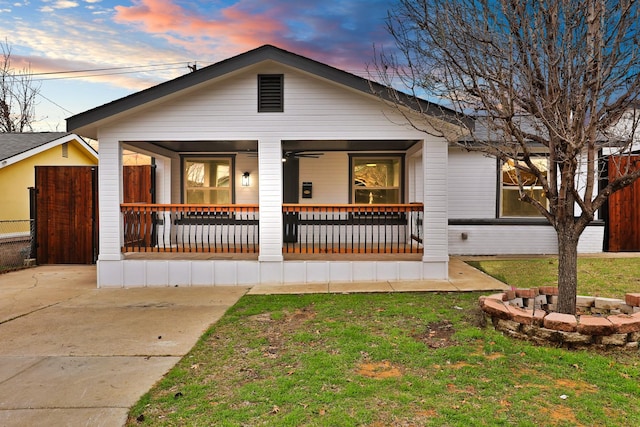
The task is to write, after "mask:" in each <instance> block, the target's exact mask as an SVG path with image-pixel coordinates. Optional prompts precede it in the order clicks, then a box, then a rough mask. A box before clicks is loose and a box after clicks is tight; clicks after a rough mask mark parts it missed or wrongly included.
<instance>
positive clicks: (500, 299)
mask: <svg viewBox="0 0 640 427" xmlns="http://www.w3.org/2000/svg"><path fill="white" fill-rule="evenodd" d="M557 299H558V288H557V287H553V286H543V287H539V288H529V289H513V290H509V291H505V292H503V293H498V294H493V295H489V296H482V297H480V299H479V303H480V307H481V308H482V310H483V311H484V312H485V313H486V314H487V315H488V316H489V317H490V318H491V321H492V323H493V325H494V327H495V328H496V330H499V331H501V332H503V333H504V334H506V335H508V336H511V337H514V338H519V339H525V340H529V341H533V342H536V343H538V344H551V345H555V346H560V347H565V348H580V347H596V348H602V349H609V348H624V349H630V350H637V349H638V348H639V345H638V342H640V293H629V294H626V295H625V299H624V300H619V299H613V298H598V297H587V296H578V297H577V308H578V310H577V311H578V314H577V315H575V316H574V315H570V314H562V313H556V312H555V311H554V310H555V304H556V303H557Z"/></svg>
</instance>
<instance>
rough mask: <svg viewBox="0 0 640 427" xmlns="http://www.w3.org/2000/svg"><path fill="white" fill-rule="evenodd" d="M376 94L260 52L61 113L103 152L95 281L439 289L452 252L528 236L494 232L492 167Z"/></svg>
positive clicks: (352, 79) (354, 80) (336, 74)
mask: <svg viewBox="0 0 640 427" xmlns="http://www.w3.org/2000/svg"><path fill="white" fill-rule="evenodd" d="M371 89H372V87H371V82H369V81H367V80H365V79H362V78H359V77H357V76H354V75H351V74H349V73H346V72H343V71H340V70H337V69H335V68H332V67H329V66H327V65H324V64H321V63H318V62H315V61H313V60H310V59H308V58H304V57H301V56H298V55H295V54H293V53H290V52H287V51H283V50H281V49H278V48H275V47H273V46H263V47H260V48H258V49H255V50H253V51H250V52H247V53H245V54H242V55H239V56H237V57H234V58H231V59H229V60H226V61H222V62H220V63H217V64H214V65H212V66H210V67H207V68H203V69H201V70H198V71H196V72H193V73H190V74H187V75H185V76H182V77H180V78H177V79H175V80H172V81H170V82H167V83H164V84H161V85H159V86H156V87H153V88H151V89H148V90H145V91H142V92H139V93H136V94H133V95H131V96H129V97H126V98H122V99H120V100H117V101H114V102H112V103H110V104H106V105H104V106H101V107H98V108H95V109H93V110H89V111H87V112H85V113H82V114H79V115H77V116H74V117H71V118H70V119H68V128H69V130H72V131H74V132H76V133H78V134H81V135H84V136H87V137H90V138H95V139H98V140H99V144H100V164H99V209H100V233H99V234H100V242H99V257H98V285H99V286H100V287H107V286H167V285H168V286H174V285H214V284H216V285H234V284H257V283H311V282H351V281H399V280H405V281H406V280H426V279H436V280H446V279H447V278H448V260H449V254H450V253H452V254H456V253H464V252H465V251H466V252H467V253H472V252H478V253H481V252H482V250H485V251H493V250H495V248H500V247H505V246H510V244H511V243H513V240H512V239H515V238H520V237H519V236H523V238H527V236H526V235H527V234H528V233H526V229H524V228H522V226H524V225H526V224H525V223H526V222H527V221H524V222H522V221H521V223H515V224H516V225H517V224H520V225H519V226H518V227H516V229H522V230H523V231H522V233H520V234H519V232H517V231H516V229H514V227H513V225H514V224H509V222H508V220H507V221H506V222H505V221H504V220H503V221H502V225H503V226H507V227H508V226H509V225H511V227H508V228H507V230H506V231H504V232H503V231H499V232H498V231H496V230H498V228H499V227H498V228H496V227H497V226H499V225H500V224H496V223H495V222H496V221H497V222H500V220H501V218H500V216H499V215H498V217H496V205H495V204H496V194H498V193H500V191H499V189H498V187H497V184H496V182H497V181H496V180H497V179H498V178H497V177H499V174H498V173H497V171H496V166H495V160H493V168H492V167H491V166H490V163H487V161H488V160H489V159H487V158H485V157H482V156H475V155H470V153H467V152H462V151H458V149H457V148H454V147H450V146H449V144H448V143H447V141H446V140H445V138H443V137H437V136H432V135H431V134H429V133H425V132H422V131H419V130H416V129H415V128H414V127H413V126H411V125H410V124H409V123H408V121H407V118H406V117H405V114H412V113H411V112H406V111H405V112H404V114H403V113H401V112H400V111H399V110H398V109H397V108H395V107H394V106H393V105H391V104H390V103H387V102H383V101H382V100H381V99H380V97H379V96H378V95H374V94H373V93H372V90H371ZM124 150H132V151H134V152H138V153H141V154H145V155H149V156H151V157H152V158H153V159H154V163H155V176H154V180H152V181H153V182H154V185H153V188H151V189H150V190H151V191H152V193H153V197H151V198H149V199H148V200H140V201H133V202H131V203H123V200H124V199H123V188H124V186H126V185H127V184H128V183H127V182H124V178H123V172H122V170H123V168H122V166H123V165H122V163H123V161H122V158H123V151H124ZM475 173H478V174H479V175H477V176H476V175H473V174H475ZM485 179H486V181H483V180H485ZM489 206H491V208H489ZM456 221H458V222H457V223H456ZM478 221H479V222H478ZM536 221H537V220H535V221H534V223H533V225H527V226H531V227H536V230H538V231H540V230H543V229H544V233H538V234H539V235H540V236H541V235H542V234H544V235H545V236H551V237H540V236H538V237H540V240H541V243H540V244H539V245H538V244H536V245H537V246H536V245H533V247H534V250H536V251H539V250H540V249H541V250H542V252H545V251H547V248H548V249H549V250H550V251H551V252H552V251H553V250H554V245H550V242H551V243H552V240H549V239H555V234H554V232H553V230H552V229H551V227H549V225H548V224H546V226H545V225H544V224H539V223H538V222H536ZM450 222H451V223H450ZM491 228H493V231H491ZM483 233H484V234H483ZM501 233H503V234H504V236H501ZM596 234H597V233H596ZM596 239H597V237H596ZM600 239H601V236H600ZM585 241H589V242H590V241H591V237H589V238H587V239H585ZM601 243H602V240H600V246H601ZM518 245H520V246H519V248H520V249H521V248H522V247H524V246H526V244H523V243H518ZM471 246H473V249H471V250H469V249H470V248H471ZM585 247H587V248H588V245H587V246H585ZM478 248H479V249H478ZM499 252H500V251H499ZM502 252H504V251H502ZM494 253H497V252H494ZM521 253H526V251H524V252H521Z"/></svg>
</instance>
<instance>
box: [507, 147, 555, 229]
mask: <svg viewBox="0 0 640 427" xmlns="http://www.w3.org/2000/svg"><path fill="white" fill-rule="evenodd" d="M530 158H531V159H533V160H537V159H544V160H546V166H547V176H548V173H549V170H550V167H551V165H550V163H549V155H548V154H546V153H532V155H531V156H530ZM517 160H518V161H519V162H522V161H523V160H522V158H518V159H517ZM505 163H506V162H505V161H502V160H498V161H497V174H498V180H497V187H498V188H497V190H498V191H497V193H498V194H497V196H498V203H497V206H496V216H497V218H516V219H517V218H520V219H523V218H525V219H526V218H531V219H535V218H543V217H544V216H543V215H542V214H541V213H540V212H538V210H537V209H536V208H535V207H534V206H533V205H531V204H529V203H526V202H523V201H519V202H520V203H524V204H526V205H527V206H530V207H531V209H532V210H533V211H534V213H535V214H534V215H515V214H511V215H507V214H505V213H504V209H505V206H504V202H505V193H504V192H505V191H514V192H517V193H518V196H519V190H520V187H519V186H518V184H515V185H508V187H509V188H505V183H504V175H503V174H504V172H503V167H504V165H505ZM523 188H524V189H525V190H543V188H542V186H538V185H524V186H523ZM543 197H544V200H545V204H546V206H547V207H548V206H549V200H547V198H546V195H544V193H543Z"/></svg>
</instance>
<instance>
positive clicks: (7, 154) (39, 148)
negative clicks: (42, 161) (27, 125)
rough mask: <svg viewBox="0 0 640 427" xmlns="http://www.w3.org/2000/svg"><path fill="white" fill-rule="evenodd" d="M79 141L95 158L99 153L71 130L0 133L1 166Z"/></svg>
mask: <svg viewBox="0 0 640 427" xmlns="http://www.w3.org/2000/svg"><path fill="white" fill-rule="evenodd" d="M73 140H75V141H78V143H80V145H81V146H82V147H83V148H84V149H85V150H86V151H87V152H88V153H89V154H90V155H91V156H93V157H95V159H96V160H97V159H98V153H96V151H95V150H94V149H93V148H92V147H91V146H90V145H89V144H88V143H87V142H86V141H85V140H84V139H82V138H81V137H80V136H78V135H76V134H75V133H69V132H21V133H0V168H3V167H5V166H9V165H12V164H14V163H17V162H19V161H21V160H24V159H26V158H28V157H31V156H33V155H36V154H38V153H41V152H43V151H46V150H48V149H50V148H51V147H55V146H58V145H62V144H64V143H65V142H71V141H73Z"/></svg>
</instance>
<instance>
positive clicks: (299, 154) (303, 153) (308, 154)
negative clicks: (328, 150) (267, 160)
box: [282, 150, 324, 161]
mask: <svg viewBox="0 0 640 427" xmlns="http://www.w3.org/2000/svg"><path fill="white" fill-rule="evenodd" d="M322 155H324V153H314V152H310V151H304V150H297V151H284V152H283V153H282V160H283V161H286V159H290V158H301V157H306V158H309V159H317V158H319V157H320V156H322Z"/></svg>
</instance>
